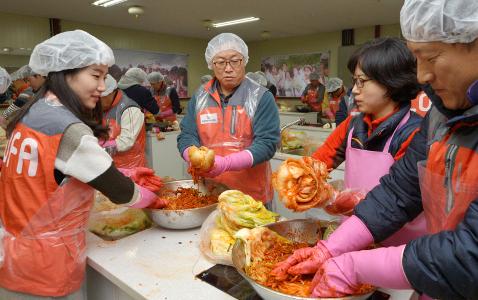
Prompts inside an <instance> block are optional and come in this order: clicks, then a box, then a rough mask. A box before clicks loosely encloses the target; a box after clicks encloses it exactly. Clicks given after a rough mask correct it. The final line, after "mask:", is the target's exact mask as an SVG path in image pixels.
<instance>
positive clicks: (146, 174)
mask: <svg viewBox="0 0 478 300" xmlns="http://www.w3.org/2000/svg"><path fill="white" fill-rule="evenodd" d="M118 170H119V171H120V172H121V173H123V175H125V176H127V177H129V178H131V179H132V180H133V181H134V182H135V183H136V184H138V185H140V186H142V187H145V188H147V189H148V190H150V191H152V192H157V191H159V190H160V189H161V186H162V185H163V183H162V180H161V178H160V177H159V176H156V175H155V174H154V170H152V169H149V168H144V167H135V168H131V169H125V168H118Z"/></svg>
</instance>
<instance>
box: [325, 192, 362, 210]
mask: <svg viewBox="0 0 478 300" xmlns="http://www.w3.org/2000/svg"><path fill="white" fill-rule="evenodd" d="M366 195H367V192H365V191H362V190H354V189H346V190H344V191H341V192H339V193H337V194H335V195H334V199H333V200H332V201H330V202H329V203H328V204H327V206H326V207H324V210H325V211H326V212H327V213H328V214H331V215H345V216H350V215H352V213H353V211H354V208H355V206H356V205H357V204H359V203H360V201H362V200H363V199H365V196H366Z"/></svg>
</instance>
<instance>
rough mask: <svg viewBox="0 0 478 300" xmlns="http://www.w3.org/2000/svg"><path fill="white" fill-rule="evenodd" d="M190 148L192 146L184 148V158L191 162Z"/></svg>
mask: <svg viewBox="0 0 478 300" xmlns="http://www.w3.org/2000/svg"><path fill="white" fill-rule="evenodd" d="M189 148H191V146H189V147H187V148H186V149H184V151H183V159H184V160H185V161H186V162H188V164H189Z"/></svg>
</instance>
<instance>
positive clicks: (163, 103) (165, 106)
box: [154, 95, 176, 122]
mask: <svg viewBox="0 0 478 300" xmlns="http://www.w3.org/2000/svg"><path fill="white" fill-rule="evenodd" d="M154 99H155V100H156V103H157V104H158V106H159V111H160V112H165V111H167V110H169V109H170V110H171V111H172V110H173V103H172V102H171V99H170V98H169V96H167V95H162V96H160V95H155V96H154ZM156 119H157V120H158V121H163V120H165V121H170V122H174V121H176V114H175V113H173V114H172V115H170V116H167V117H163V118H160V117H159V116H156Z"/></svg>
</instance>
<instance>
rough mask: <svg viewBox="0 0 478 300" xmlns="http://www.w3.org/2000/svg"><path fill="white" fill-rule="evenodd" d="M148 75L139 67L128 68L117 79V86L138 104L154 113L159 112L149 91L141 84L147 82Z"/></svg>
mask: <svg viewBox="0 0 478 300" xmlns="http://www.w3.org/2000/svg"><path fill="white" fill-rule="evenodd" d="M147 77H148V75H147V74H146V72H145V71H143V70H142V69H140V68H130V69H128V71H126V73H125V74H124V75H123V76H122V77H121V78H120V80H119V81H118V88H120V89H121V90H122V91H123V93H125V94H126V96H128V97H129V98H130V99H132V100H133V101H135V102H136V103H138V104H139V106H140V107H141V108H142V109H144V110H146V111H149V112H150V113H152V114H153V115H156V114H158V113H159V106H158V104H157V103H156V100H155V99H154V98H153V95H152V94H151V92H150V91H149V90H148V89H147V88H146V87H144V86H143V84H145V83H147V82H148V78H147Z"/></svg>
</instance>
